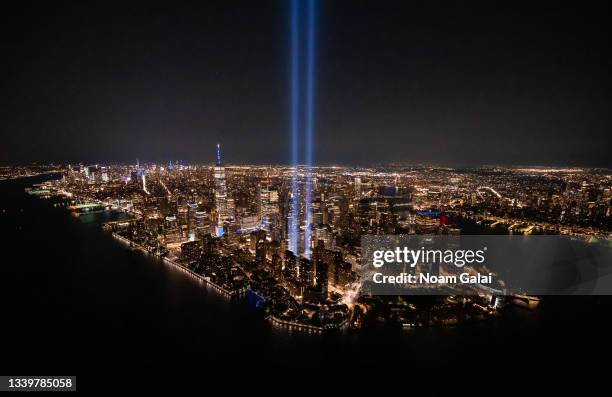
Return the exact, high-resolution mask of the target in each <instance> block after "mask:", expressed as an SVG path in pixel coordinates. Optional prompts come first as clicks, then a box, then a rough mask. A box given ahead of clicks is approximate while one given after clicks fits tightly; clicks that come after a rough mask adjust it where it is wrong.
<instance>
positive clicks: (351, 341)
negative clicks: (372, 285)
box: [0, 177, 612, 394]
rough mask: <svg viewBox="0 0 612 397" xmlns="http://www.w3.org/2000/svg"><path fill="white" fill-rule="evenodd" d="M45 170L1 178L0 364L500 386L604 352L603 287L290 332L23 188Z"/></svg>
mask: <svg viewBox="0 0 612 397" xmlns="http://www.w3.org/2000/svg"><path fill="white" fill-rule="evenodd" d="M45 178H48V177H36V178H26V179H19V180H13V181H0V221H1V224H0V226H1V231H0V232H1V238H2V240H1V241H2V260H1V269H2V277H1V281H0V282H1V291H2V293H1V297H0V302H1V303H0V305H1V308H2V316H3V319H2V328H3V333H2V334H3V341H4V343H3V347H2V353H1V359H0V360H1V364H2V369H1V370H0V375H76V376H77V385H78V386H77V388H78V389H79V390H83V389H85V390H105V391H111V390H118V389H119V388H146V389H153V390H165V391H168V392H169V391H175V390H184V389H187V388H189V389H194V388H195V389H199V390H201V391H205V390H206V389H207V388H208V387H210V385H215V386H221V387H222V388H226V389H227V390H238V389H242V388H244V387H257V386H259V387H263V388H264V389H266V388H277V387H293V388H295V390H300V389H303V391H307V392H308V391H310V392H312V393H313V394H314V393H318V391H320V390H322V389H324V388H326V387H327V386H324V385H326V384H328V382H329V384H331V385H332V387H337V388H340V389H343V388H350V387H358V388H361V387H365V385H366V384H375V385H378V386H383V387H392V388H396V387H398V388H400V390H408V389H410V387H413V386H411V385H413V382H418V383H419V384H420V383H421V381H422V383H423V384H431V385H432V387H434V388H435V389H436V390H449V391H454V390H461V388H462V387H465V388H466V389H465V390H468V391H475V390H480V391H487V390H488V391H490V392H494V393H500V394H504V393H502V391H513V392H516V391H525V392H528V391H530V390H532V389H531V388H532V387H536V386H537V385H542V382H544V381H545V379H546V381H550V382H553V381H554V384H555V385H557V386H562V385H564V384H565V383H572V382H578V380H579V379H584V376H589V374H590V373H591V372H590V371H591V370H590V369H589V368H591V367H590V366H597V367H598V366H599V365H600V364H597V363H598V362H599V360H603V359H605V360H608V358H609V353H610V331H609V328H608V326H607V324H609V317H610V315H611V314H612V311H611V310H610V309H611V308H612V305H611V304H610V300H609V299H607V298H601V297H558V298H554V297H549V298H546V299H545V300H544V301H543V304H542V307H541V309H540V310H539V311H538V312H535V313H534V312H529V311H525V310H522V309H520V310H518V309H517V310H511V311H509V312H508V313H507V314H506V315H505V316H503V317H502V318H500V319H499V320H496V321H494V322H490V323H483V324H478V325H469V326H459V327H454V328H429V329H417V330H410V331H403V330H400V329H387V328H371V329H362V330H359V331H349V332H345V333H339V334H331V335H323V336H312V335H307V334H301V333H288V332H287V331H285V330H282V329H276V328H274V327H272V326H271V325H269V324H268V323H267V322H266V321H265V320H264V319H263V316H262V315H261V313H259V312H258V311H257V310H256V309H254V308H251V307H250V306H248V304H246V303H242V302H238V303H236V302H230V301H228V300H226V299H225V298H223V297H221V296H219V295H218V294H217V293H215V292H214V291H212V290H208V289H206V288H205V287H202V285H201V284H200V283H199V282H197V281H195V280H193V279H192V278H190V277H188V276H186V275H185V274H183V273H181V272H179V271H177V270H175V269H173V268H171V267H169V266H168V265H165V264H163V263H162V262H160V261H158V260H156V259H154V258H152V257H147V256H145V255H144V254H142V253H139V252H136V251H130V250H129V249H126V248H125V247H124V246H122V245H121V244H119V243H118V242H116V241H115V240H113V239H112V237H111V236H110V234H108V233H104V232H102V231H101V230H100V229H99V228H98V224H99V223H100V222H103V221H105V220H108V219H110V217H112V216H113V215H112V214H108V213H101V214H91V215H87V216H82V217H80V218H75V217H73V216H70V214H69V213H68V211H67V210H66V209H64V208H59V207H54V206H53V204H52V202H51V201H49V200H44V199H39V198H36V197H33V196H29V195H27V194H26V193H25V192H24V188H25V187H27V186H30V185H31V184H32V183H35V182H40V181H42V180H44V179H45ZM598 368H601V367H598ZM550 369H553V370H554V375H553V377H552V378H548V377H547V375H546V373H547V370H550ZM280 385H285V386H280ZM474 385H476V386H474ZM474 387H476V389H474Z"/></svg>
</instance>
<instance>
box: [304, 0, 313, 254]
mask: <svg viewBox="0 0 612 397" xmlns="http://www.w3.org/2000/svg"><path fill="white" fill-rule="evenodd" d="M315 9H316V0H309V1H308V22H307V23H308V26H307V29H308V30H307V33H306V35H307V36H306V39H307V43H306V46H307V47H306V51H307V52H306V166H307V171H306V192H305V196H306V198H305V200H304V201H305V202H304V211H305V217H306V233H304V238H305V241H304V256H305V257H306V258H309V259H310V254H311V249H310V243H311V232H312V211H311V207H312V146H313V142H312V141H313V134H312V130H313V110H314V109H313V108H314V102H313V98H314V64H315V24H316V21H315Z"/></svg>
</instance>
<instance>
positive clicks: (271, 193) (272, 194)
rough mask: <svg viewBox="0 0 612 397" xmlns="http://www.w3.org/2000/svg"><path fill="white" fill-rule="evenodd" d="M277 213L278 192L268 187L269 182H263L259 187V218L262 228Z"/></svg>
mask: <svg viewBox="0 0 612 397" xmlns="http://www.w3.org/2000/svg"><path fill="white" fill-rule="evenodd" d="M278 213H279V208H278V190H276V189H275V188H273V187H272V186H271V185H270V181H269V180H267V179H266V180H263V181H261V183H260V185H259V216H260V218H261V224H262V226H266V225H267V224H269V223H270V219H271V218H273V217H274V216H275V215H277V214H278Z"/></svg>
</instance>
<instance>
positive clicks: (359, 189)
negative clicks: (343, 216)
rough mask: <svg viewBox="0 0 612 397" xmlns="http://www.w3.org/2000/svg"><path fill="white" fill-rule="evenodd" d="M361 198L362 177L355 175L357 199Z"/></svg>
mask: <svg viewBox="0 0 612 397" xmlns="http://www.w3.org/2000/svg"><path fill="white" fill-rule="evenodd" d="M360 198H361V178H360V177H358V176H357V177H355V200H359V199H360Z"/></svg>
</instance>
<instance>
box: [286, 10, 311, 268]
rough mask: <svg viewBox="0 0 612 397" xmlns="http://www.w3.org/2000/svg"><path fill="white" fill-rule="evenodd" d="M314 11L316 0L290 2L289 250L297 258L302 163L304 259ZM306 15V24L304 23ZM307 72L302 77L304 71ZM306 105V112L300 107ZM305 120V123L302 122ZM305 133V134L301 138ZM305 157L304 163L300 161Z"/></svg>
mask: <svg viewBox="0 0 612 397" xmlns="http://www.w3.org/2000/svg"><path fill="white" fill-rule="evenodd" d="M315 9H316V0H307V1H299V0H291V6H290V16H289V21H290V26H291V45H290V47H291V49H290V65H291V73H290V76H291V84H290V86H291V165H292V166H293V175H292V178H291V197H290V209H289V210H290V214H289V247H288V249H289V250H290V251H292V252H293V253H294V254H296V255H298V246H299V245H298V239H299V236H300V233H299V225H300V198H301V197H300V196H301V195H300V191H299V183H298V177H299V172H298V165H299V164H300V160H303V162H304V165H305V166H306V169H305V170H306V180H305V185H304V191H303V196H304V197H303V200H304V207H303V208H304V223H305V232H304V256H305V257H307V258H310V254H311V249H310V244H311V241H310V240H311V227H312V226H311V225H312V213H311V210H310V207H311V203H312V171H311V166H312V140H313V111H314V109H313V107H314V106H313V97H314V64H315V59H314V57H315ZM303 15H305V19H306V20H305V21H303V19H304V18H303ZM302 23H305V34H304V36H305V39H306V43H305V51H303V49H302V47H303V39H302V38H301V33H302V32H303V30H304V29H303V28H302ZM303 52H305V55H306V59H305V61H304V62H302V60H301V57H300V55H301V54H302V53H303ZM302 68H304V69H305V75H302V74H301V73H300V72H301V69H302ZM300 83H302V84H304V85H305V95H301V94H302V90H301V89H300V88H301V84H300ZM302 101H303V108H301V107H300V105H302ZM302 118H303V119H304V120H303V122H302V120H301V119H302ZM301 132H302V134H301ZM302 141H303V142H304V147H303V148H304V151H303V153H300V143H301V142H302ZM300 154H301V155H303V159H302V158H301V157H300Z"/></svg>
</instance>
